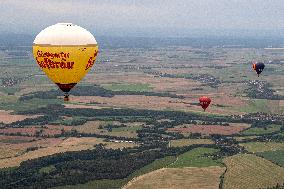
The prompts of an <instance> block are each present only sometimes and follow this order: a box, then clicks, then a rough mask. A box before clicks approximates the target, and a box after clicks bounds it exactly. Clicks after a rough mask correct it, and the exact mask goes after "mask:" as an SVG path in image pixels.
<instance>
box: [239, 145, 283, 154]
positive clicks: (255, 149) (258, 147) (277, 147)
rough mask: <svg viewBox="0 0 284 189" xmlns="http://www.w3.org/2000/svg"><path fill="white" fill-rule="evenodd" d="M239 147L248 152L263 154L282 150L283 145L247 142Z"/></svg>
mask: <svg viewBox="0 0 284 189" xmlns="http://www.w3.org/2000/svg"><path fill="white" fill-rule="evenodd" d="M240 145H241V146H244V147H245V148H246V150H248V151H249V152H254V153H255V152H265V151H275V150H283V149H284V143H279V142H248V143H242V144H240Z"/></svg>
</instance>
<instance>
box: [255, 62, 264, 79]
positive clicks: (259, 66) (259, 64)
mask: <svg viewBox="0 0 284 189" xmlns="http://www.w3.org/2000/svg"><path fill="white" fill-rule="evenodd" d="M264 67H265V65H264V63H262V62H257V63H256V62H255V63H253V64H252V68H253V69H254V70H255V71H256V73H257V76H258V77H259V74H260V73H261V72H262V71H263V69H264Z"/></svg>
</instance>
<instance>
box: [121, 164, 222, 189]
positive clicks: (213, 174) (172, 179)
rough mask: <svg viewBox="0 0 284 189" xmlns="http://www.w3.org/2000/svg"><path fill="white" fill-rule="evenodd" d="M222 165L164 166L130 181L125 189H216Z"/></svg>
mask: <svg viewBox="0 0 284 189" xmlns="http://www.w3.org/2000/svg"><path fill="white" fill-rule="evenodd" d="M224 170H225V168H222V167H214V166H213V167H206V168H197V167H186V168H163V169H159V170H157V171H153V172H151V173H148V174H145V175H142V176H140V177H138V178H137V179H136V180H134V181H131V182H130V183H128V184H127V185H126V186H125V187H124V188H123V189H134V188H135V189H143V188H149V189H154V188H167V189H170V188H180V189H183V188H184V189H185V188H187V189H196V188H204V189H216V188H218V186H219V182H220V178H219V177H220V175H221V174H222V173H223V172H224Z"/></svg>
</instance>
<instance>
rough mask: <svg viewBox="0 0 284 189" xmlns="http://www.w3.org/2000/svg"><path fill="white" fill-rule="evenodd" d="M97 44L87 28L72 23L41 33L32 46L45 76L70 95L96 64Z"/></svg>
mask: <svg viewBox="0 0 284 189" xmlns="http://www.w3.org/2000/svg"><path fill="white" fill-rule="evenodd" d="M97 54H98V44H97V41H96V39H95V38H94V36H93V35H92V34H91V33H90V32H89V31H87V30H85V29H84V28H82V27H80V26H77V25H74V24H71V23H58V24H55V25H52V26H49V27H47V28H45V29H44V30H42V31H41V32H40V33H39V34H38V35H37V36H36V38H35V40H34V43H33V55H34V58H35V61H36V63H37V64H38V65H39V66H40V68H41V69H42V70H43V71H44V72H45V74H46V75H47V76H48V77H49V78H50V79H51V80H52V81H53V82H54V83H56V84H57V85H58V87H59V88H60V89H61V90H62V91H63V92H65V97H64V100H66V101H68V100H69V98H68V92H69V91H70V90H71V89H72V88H73V87H74V86H75V85H76V84H77V83H78V82H79V81H80V80H81V79H82V78H83V77H84V76H85V75H86V74H87V72H88V71H89V70H90V68H91V67H92V66H93V65H94V63H95V60H96V57H97Z"/></svg>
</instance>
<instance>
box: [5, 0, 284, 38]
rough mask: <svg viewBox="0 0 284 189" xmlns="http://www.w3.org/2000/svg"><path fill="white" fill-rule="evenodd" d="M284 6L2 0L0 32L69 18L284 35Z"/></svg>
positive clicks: (110, 27) (125, 29) (195, 31)
mask: <svg viewBox="0 0 284 189" xmlns="http://www.w3.org/2000/svg"><path fill="white" fill-rule="evenodd" d="M283 10H284V1H283V0H60V1H58V0H1V3H0V33H11V32H12V33H17V34H36V33H39V32H40V31H41V30H42V29H44V28H45V27H47V26H50V25H53V24H55V23H58V22H71V23H73V24H76V25H80V26H82V27H84V28H86V29H88V30H89V31H91V32H92V33H95V35H104V36H150V37H151V36H153V37H157V36H167V37H190V36H198V35H213V36H215V35H216V36H218V35H222V36H226V35H228V36H230V35H233V36H234V35H248V36H255V35H256V36H257V35H264V36H266V35H267V36H269V35H274V36H284V22H283V20H284V11H283Z"/></svg>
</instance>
